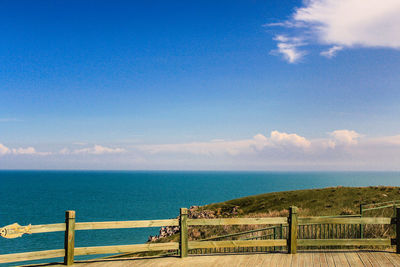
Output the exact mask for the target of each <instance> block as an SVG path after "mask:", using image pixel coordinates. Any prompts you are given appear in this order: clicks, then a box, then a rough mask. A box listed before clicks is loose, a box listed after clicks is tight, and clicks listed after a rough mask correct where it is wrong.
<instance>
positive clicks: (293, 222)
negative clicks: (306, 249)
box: [287, 207, 298, 254]
mask: <svg viewBox="0 0 400 267" xmlns="http://www.w3.org/2000/svg"><path fill="white" fill-rule="evenodd" d="M297 219H298V218H297V207H290V208H289V239H288V240H287V247H288V253H290V254H296V253H297V222H298V220H297Z"/></svg>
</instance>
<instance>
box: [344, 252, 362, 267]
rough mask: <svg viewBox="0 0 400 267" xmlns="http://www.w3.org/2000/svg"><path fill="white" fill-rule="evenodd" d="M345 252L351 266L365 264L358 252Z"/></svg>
mask: <svg viewBox="0 0 400 267" xmlns="http://www.w3.org/2000/svg"><path fill="white" fill-rule="evenodd" d="M343 254H344V255H345V257H346V259H347V261H348V262H349V265H350V266H352V267H353V266H356V267H359V266H364V264H363V262H362V261H361V260H360V258H359V257H358V255H357V253H356V252H344V253H343Z"/></svg>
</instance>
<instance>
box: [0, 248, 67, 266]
mask: <svg viewBox="0 0 400 267" xmlns="http://www.w3.org/2000/svg"><path fill="white" fill-rule="evenodd" d="M58 257H64V249H54V250H43V251H34V252H25V253H13V254H3V255H0V263H8V262H19V261H30V260H41V259H51V258H58Z"/></svg>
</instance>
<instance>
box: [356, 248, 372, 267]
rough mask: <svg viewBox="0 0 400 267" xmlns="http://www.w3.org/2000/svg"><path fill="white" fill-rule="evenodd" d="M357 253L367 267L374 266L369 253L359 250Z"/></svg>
mask: <svg viewBox="0 0 400 267" xmlns="http://www.w3.org/2000/svg"><path fill="white" fill-rule="evenodd" d="M357 255H358V257H359V258H360V260H361V261H362V263H363V264H364V266H365V267H373V265H372V263H371V262H370V261H369V259H368V256H367V253H365V252H362V251H360V252H357Z"/></svg>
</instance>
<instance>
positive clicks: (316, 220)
mask: <svg viewBox="0 0 400 267" xmlns="http://www.w3.org/2000/svg"><path fill="white" fill-rule="evenodd" d="M298 222H299V224H306V223H313V224H325V223H326V224H391V222H392V218H386V217H362V218H347V217H346V218H324V217H302V218H298Z"/></svg>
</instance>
